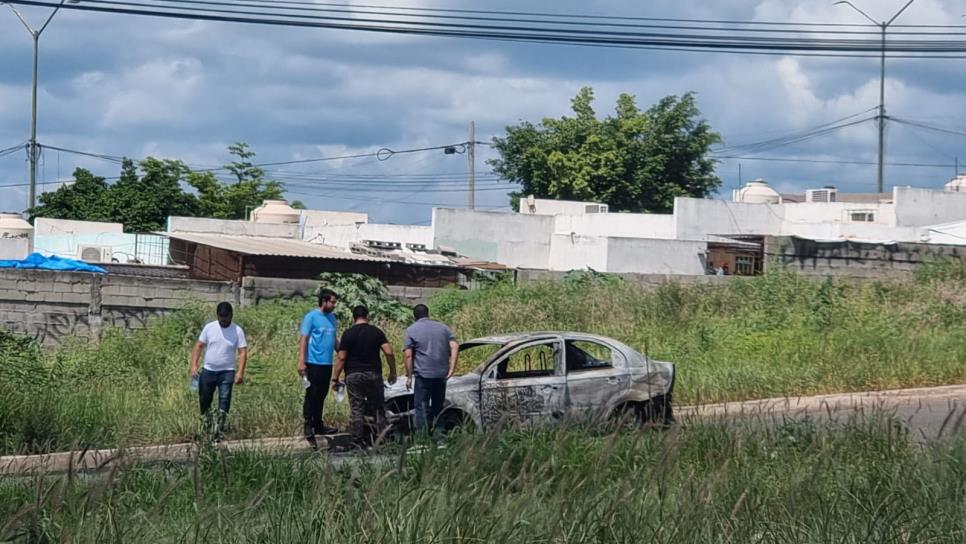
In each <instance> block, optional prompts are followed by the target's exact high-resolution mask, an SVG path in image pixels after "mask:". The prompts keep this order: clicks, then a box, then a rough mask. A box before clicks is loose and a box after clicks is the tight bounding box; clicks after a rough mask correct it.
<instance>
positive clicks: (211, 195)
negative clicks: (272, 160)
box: [187, 143, 285, 219]
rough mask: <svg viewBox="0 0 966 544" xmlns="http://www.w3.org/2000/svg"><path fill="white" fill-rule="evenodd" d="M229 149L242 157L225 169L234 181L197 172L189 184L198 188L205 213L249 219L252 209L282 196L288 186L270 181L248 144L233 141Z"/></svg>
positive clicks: (209, 173) (199, 199)
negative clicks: (226, 182) (225, 182)
mask: <svg viewBox="0 0 966 544" xmlns="http://www.w3.org/2000/svg"><path fill="white" fill-rule="evenodd" d="M228 152H229V153H230V154H231V155H232V156H235V157H238V159H237V160H235V161H232V162H231V163H229V164H227V165H225V170H228V171H229V172H230V173H231V174H232V176H233V177H234V180H233V183H231V184H227V185H226V184H223V183H221V182H220V181H219V180H218V178H217V177H216V176H215V175H214V173H212V172H194V173H191V174H190V175H189V176H188V178H187V179H188V184H189V185H191V186H192V187H194V188H195V190H197V191H198V203H199V205H200V207H201V213H202V215H204V216H206V217H215V218H218V219H246V218H247V216H248V211H249V210H252V209H254V208H256V207H258V206H259V205H261V203H262V201H263V200H276V199H280V198H282V196H283V195H284V194H285V189H284V187H283V186H282V184H281V183H279V182H277V181H274V180H266V179H265V171H264V170H263V169H261V168H260V167H258V166H255V165H254V164H252V162H251V159H252V158H254V157H255V152H254V151H252V150H251V149H250V148H249V147H248V144H246V143H234V144H231V145H230V146H228Z"/></svg>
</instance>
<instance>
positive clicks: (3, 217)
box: [0, 213, 34, 253]
mask: <svg viewBox="0 0 966 544" xmlns="http://www.w3.org/2000/svg"><path fill="white" fill-rule="evenodd" d="M0 238H25V239H26V240H27V253H31V252H32V251H33V250H34V227H33V226H32V225H31V224H30V223H28V222H26V221H24V220H23V218H22V217H20V214H19V213H0Z"/></svg>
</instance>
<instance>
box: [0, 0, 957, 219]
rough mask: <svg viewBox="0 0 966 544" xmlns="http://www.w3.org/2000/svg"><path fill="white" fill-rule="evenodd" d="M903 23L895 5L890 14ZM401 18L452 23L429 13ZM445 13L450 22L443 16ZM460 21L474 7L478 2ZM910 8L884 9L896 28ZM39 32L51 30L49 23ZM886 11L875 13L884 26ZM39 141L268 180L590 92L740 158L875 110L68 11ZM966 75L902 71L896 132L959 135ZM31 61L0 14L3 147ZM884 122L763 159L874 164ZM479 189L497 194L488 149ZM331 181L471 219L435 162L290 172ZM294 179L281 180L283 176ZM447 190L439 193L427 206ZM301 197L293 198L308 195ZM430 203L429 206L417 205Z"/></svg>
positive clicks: (16, 168)
mask: <svg viewBox="0 0 966 544" xmlns="http://www.w3.org/2000/svg"><path fill="white" fill-rule="evenodd" d="M893 4H894V5H893ZM406 5H436V6H441V5H442V4H439V3H436V4H433V3H427V2H420V3H419V4H414V3H411V2H410V3H407V4H406ZM445 5H446V7H453V5H454V3H452V2H448V3H446V4H445ZM457 5H463V6H476V4H471V3H470V2H468V1H462V2H460V3H458V4H457ZM900 6H901V2H899V1H892V0H889V2H882V3H876V4H875V5H873V6H870V11H874V12H876V13H875V15H876V16H885V15H886V13H888V12H890V11H894V10H895V9H897V8H898V7H900ZM486 8H487V9H517V10H518V9H525V10H533V11H556V12H565V11H570V12H582V13H586V12H594V13H622V14H630V15H637V16H656V15H657V16H681V17H693V18H733V19H749V18H756V19H759V20H796V21H816V22H828V21H837V22H858V21H857V20H856V19H855V17H856V15H855V14H853V13H851V12H849V11H848V10H845V9H843V8H841V7H833V6H831V2H827V3H826V2H809V1H805V0H740V1H733V2H732V1H729V2H715V3H714V4H712V5H709V3H708V2H698V1H696V0H691V1H685V2H676V1H672V0H655V1H652V2H648V3H647V4H646V6H645V5H643V4H640V3H637V2H630V1H627V0H621V1H618V0H613V1H605V2H591V3H587V2H577V1H575V0H573V1H572V0H565V1H561V2H555V3H553V4H550V3H546V2H527V3H520V2H510V1H502V0H501V1H499V2H489V3H487V6H486ZM959 9H960V8H959V4H958V3H957V2H953V1H952V0H944V1H939V0H919V1H918V2H917V3H916V4H914V6H913V7H912V8H910V10H909V11H908V12H907V14H906V15H904V19H903V22H906V23H934V24H956V23H958V22H959V16H958V11H957V10H959ZM25 11H29V12H30V13H29V14H30V15H31V17H32V19H33V20H35V21H37V20H42V14H41V13H40V12H39V11H37V10H25ZM879 11H881V12H882V13H879ZM41 54H42V57H41V71H42V73H41V83H42V87H41V93H40V132H39V134H40V136H39V138H40V140H41V141H42V142H47V143H50V144H54V145H59V146H65V147H70V148H76V149H84V150H89V151H96V152H104V153H109V154H114V155H129V156H132V157H143V156H145V155H148V154H154V155H159V156H166V157H178V158H183V159H184V160H186V161H187V162H189V163H190V164H193V165H199V166H212V165H218V164H222V163H224V162H225V161H226V160H228V157H227V156H226V152H225V150H224V149H225V146H226V145H227V143H229V142H232V141H236V140H245V141H248V142H250V143H251V144H252V145H253V146H254V148H255V150H256V151H258V153H259V159H262V160H266V161H276V160H289V159H295V158H311V157H318V156H329V155H340V154H353V153H360V152H362V153H365V152H371V151H374V150H376V149H378V148H381V147H390V148H394V149H405V148H412V147H422V146H431V145H437V144H440V143H449V142H457V141H462V140H464V139H465V138H466V124H467V122H468V121H469V120H471V119H472V120H475V121H476V122H477V135H478V138H479V139H484V140H485V139H489V138H490V137H492V136H493V135H498V134H500V133H501V132H502V130H503V127H504V126H506V125H507V124H512V123H516V122H518V121H519V120H521V119H528V120H539V119H540V118H542V117H545V116H552V117H556V116H560V115H563V114H566V113H568V109H569V99H570V97H572V96H573V95H574V94H575V93H576V92H577V90H578V89H579V88H580V87H581V86H583V85H593V86H594V87H595V89H597V91H598V97H599V99H598V103H597V109H598V112H599V113H601V114H604V113H606V112H609V111H610V110H612V108H613V103H614V100H615V98H616V96H617V95H618V94H619V93H621V92H630V93H632V94H635V95H636V96H637V98H638V102H639V104H640V105H641V106H642V107H646V106H648V105H649V104H651V103H653V102H654V101H656V100H658V99H660V98H661V97H662V96H665V95H667V94H680V93H684V92H689V91H695V92H697V93H698V100H699V105H700V107H701V108H702V110H703V113H704V115H705V117H706V118H707V119H708V120H709V121H710V122H711V124H712V125H713V126H714V127H715V128H716V129H717V130H719V131H721V132H722V133H723V134H724V135H725V137H726V140H727V142H728V143H729V144H738V143H745V142H751V141H758V140H761V139H765V138H770V137H774V136H777V135H780V134H783V133H787V132H790V131H794V130H799V129H803V128H806V127H809V126H814V125H818V124H821V123H825V122H828V121H832V120H835V119H838V118H841V117H844V116H848V115H852V114H855V113H857V112H860V111H863V110H866V109H868V108H871V107H873V106H875V105H876V103H877V101H878V64H877V62H876V61H875V60H874V59H814V58H782V57H759V56H731V55H721V54H713V53H684V52H661V51H637V50H614V49H596V48H577V47H568V46H550V45H533V44H531V45H527V44H508V43H502V42H486V41H470V40H454V39H443V38H429V37H399V36H389V35H377V34H365V33H353V32H345V31H329V32H325V31H318V30H309V29H282V28H268V27H258V26H252V25H231V24H214V23H199V22H191V21H171V20H153V19H147V18H139V17H122V16H110V15H104V14H91V13H77V12H64V13H61V14H59V15H58V16H57V19H55V21H54V23H53V24H52V25H51V27H50V28H49V29H48V31H47V33H46V34H45V35H44V37H43V39H42V49H41ZM961 62H962V61H948V60H947V61H939V60H934V61H926V60H915V61H914V60H895V61H890V64H889V73H890V79H889V85H888V105H889V110H890V113H891V114H893V115H896V116H898V117H905V118H914V119H923V120H929V122H934V123H941V124H949V125H959V126H964V127H966V120H964V119H963V116H961V114H960V113H959V112H961V111H963V107H964V105H966V95H964V93H963V92H962V89H963V85H962V84H963V81H962V80H963V79H964V78H966V76H964V75H963V71H962V70H958V69H955V68H958V67H959V64H961ZM29 85H30V43H29V38H28V37H27V35H26V33H25V32H23V29H22V28H20V25H19V22H17V20H16V19H15V18H14V17H13V16H12V15H11V14H9V13H5V12H0V148H3V147H6V146H9V145H13V144H16V143H17V142H21V141H23V140H25V139H26V138H27V131H28V126H29V125H28V119H29V118H28V115H29V89H30V87H29ZM964 142H966V139H957V138H955V137H952V136H942V135H939V134H935V133H929V132H928V131H923V130H922V129H911V128H909V127H905V126H901V125H895V124H893V125H890V128H889V150H890V160H893V161H897V162H898V161H905V162H920V163H943V164H947V163H951V162H953V161H955V157H956V156H957V155H959V154H962V155H963V156H964V157H966V152H962V153H961V152H960V151H958V150H962V149H963V144H964ZM874 152H875V128H874V126H873V125H872V123H867V124H865V125H862V126H859V127H854V128H852V129H849V130H845V131H841V132H838V133H836V134H833V135H830V136H828V137H825V138H822V139H818V140H814V141H810V142H808V143H805V144H801V145H798V146H795V147H789V148H785V149H778V150H774V151H771V152H769V153H767V155H772V156H778V157H792V158H794V157H802V158H818V159H827V160H841V159H847V160H857V161H872V160H874V158H875V153H874ZM481 155H482V156H481V158H480V160H479V161H478V172H479V173H480V175H481V176H483V175H485V174H486V173H487V172H486V168H485V166H484V165H483V160H484V159H485V158H486V153H485V152H482V150H481ZM45 160H46V163H45V169H44V179H45V180H46V181H51V180H54V179H55V178H56V175H57V170H58V168H56V167H55V166H52V165H54V164H55V163H56V162H59V163H60V166H59V172H60V174H61V176H66V175H68V173H69V172H70V171H71V170H72V169H73V167H75V166H85V167H88V168H91V169H92V170H94V171H95V172H97V173H99V174H101V175H105V176H113V175H117V166H116V165H113V164H110V163H103V162H98V161H97V160H95V159H88V158H77V157H74V156H68V155H66V154H60V157H57V154H56V153H51V152H48V154H47V155H46V157H45ZM738 162H741V164H742V173H743V177H744V178H745V179H747V178H749V177H752V176H763V177H766V178H767V179H769V180H771V181H772V182H773V183H775V184H776V185H777V186H779V187H781V188H783V189H788V190H792V189H801V188H804V187H810V186H816V185H824V184H827V183H834V184H836V185H838V186H839V187H841V188H843V189H847V190H869V189H870V188H871V187H873V186H874V167H870V166H864V165H827V164H804V163H776V162H760V161H751V160H740V161H739V160H727V161H723V162H722V163H721V164H720V165H719V175H721V176H722V178H724V179H725V181H726V185H728V186H731V185H734V184H735V183H736V182H737V166H738ZM294 170H297V171H299V172H307V173H311V174H321V173H326V174H327V175H336V174H339V173H343V174H345V175H358V174H373V175H386V176H390V175H397V174H399V173H402V172H405V173H412V174H427V173H431V174H432V173H452V174H453V175H452V176H450V177H447V178H446V179H445V182H444V183H441V184H438V185H436V186H432V185H430V186H427V187H425V188H422V189H419V190H414V191H412V193H413V194H408V193H405V192H401V191H402V190H404V189H407V188H408V187H410V186H409V185H404V184H401V185H403V187H401V188H400V192H394V193H388V192H386V191H378V190H372V191H367V190H365V188H364V187H362V184H360V188H358V189H354V190H352V191H346V190H330V189H327V188H326V187H325V184H324V183H321V182H320V183H316V184H308V183H304V182H302V181H297V182H296V181H293V182H292V183H290V185H289V188H290V190H291V191H292V195H291V196H292V197H293V198H299V199H302V200H304V201H306V202H308V203H309V204H310V205H312V206H314V207H321V208H325V207H329V208H350V209H357V210H362V211H368V212H370V213H371V214H372V216H373V219H375V220H381V221H396V222H409V221H414V222H420V221H426V220H428V219H429V210H430V208H431V205H430V204H429V203H438V204H449V205H462V204H463V202H465V195H463V194H462V193H458V192H455V191H454V190H453V189H454V187H455V185H453V184H454V183H456V182H458V181H459V180H460V179H462V176H461V174H460V173H461V172H463V171H464V170H465V161H464V160H463V158H462V157H461V156H458V157H453V156H444V155H443V154H442V153H438V154H437V153H434V154H425V155H424V156H397V157H394V158H393V159H391V160H390V161H387V162H385V163H379V162H378V161H374V160H371V159H363V160H351V161H349V160H347V161H337V162H333V163H317V164H313V165H305V166H300V167H298V168H297V169H296V168H295V167H293V168H290V169H288V170H286V172H289V171H294ZM24 172H25V169H24V156H23V155H22V154H15V155H12V156H9V157H5V158H0V185H11V184H19V183H23V181H24V180H25V174H24ZM952 173H953V172H952V169H951V168H945V169H943V168H908V167H890V168H889V170H888V181H889V182H890V183H896V184H902V185H907V184H910V185H923V186H938V185H939V184H941V183H942V182H944V181H945V180H946V179H948V178H949V177H950V176H951V175H952ZM278 177H279V178H281V179H283V180H284V177H285V175H279V176H278ZM485 188H486V190H485V191H482V192H481V193H480V194H479V196H478V199H477V201H478V203H481V205H483V206H493V207H496V206H503V205H505V204H506V203H507V199H506V197H505V196H504V192H503V191H502V190H498V189H499V187H498V186H495V185H493V183H492V182H490V183H489V185H488V186H485ZM434 189H435V192H434ZM296 193H298V194H296ZM24 195H25V191H24V190H23V189H22V188H20V187H12V188H6V189H4V188H0V201H2V202H3V206H0V207H3V208H8V209H19V208H21V207H22V204H19V203H20V202H23V201H24V199H25V196H24ZM411 203H419V204H411Z"/></svg>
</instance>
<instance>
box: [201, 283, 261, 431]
mask: <svg viewBox="0 0 966 544" xmlns="http://www.w3.org/2000/svg"><path fill="white" fill-rule="evenodd" d="M215 313H216V314H217V315H218V320H217V321H212V322H211V323H208V324H207V325H205V328H203V329H201V334H200V335H198V341H197V342H196V343H195V349H194V351H192V352H191V377H192V378H198V397H199V400H200V401H201V415H202V416H205V415H207V413H208V410H209V409H210V408H211V403H212V400H213V399H214V395H215V389H217V390H218V417H217V421H216V426H215V429H214V431H215V432H214V437H215V441H218V440H220V439H221V432H222V429H223V428H224V425H225V420H226V419H227V417H228V410H229V409H230V408H231V389H232V386H233V385H240V384H241V383H242V381H244V379H245V363H246V362H247V361H248V342H246V341H245V331H243V330H242V328H241V327H239V326H238V325H237V324H235V323H232V321H231V319H232V315H233V311H232V307H231V304H229V303H227V302H222V303H220V304H218V308H217V309H216V311H215ZM202 350H204V352H205V363H204V366H203V367H202V368H201V372H200V373H199V371H198V361H199V359H200V358H201V351H202ZM236 351H237V352H238V370H235V352H236Z"/></svg>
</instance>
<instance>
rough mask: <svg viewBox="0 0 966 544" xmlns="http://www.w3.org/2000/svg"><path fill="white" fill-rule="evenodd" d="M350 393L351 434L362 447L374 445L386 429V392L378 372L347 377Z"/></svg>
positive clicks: (359, 373) (356, 373) (357, 373)
mask: <svg viewBox="0 0 966 544" xmlns="http://www.w3.org/2000/svg"><path fill="white" fill-rule="evenodd" d="M345 382H346V388H347V389H348V392H349V410H350V412H351V415H350V419H349V432H350V433H352V439H353V441H355V443H356V444H358V445H360V446H366V445H369V444H372V442H373V439H374V438H375V437H376V436H379V433H381V432H382V430H383V428H385V419H386V410H385V392H384V391H383V385H382V375H381V374H380V373H378V372H353V373H352V374H349V375H348V377H346V380H345Z"/></svg>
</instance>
